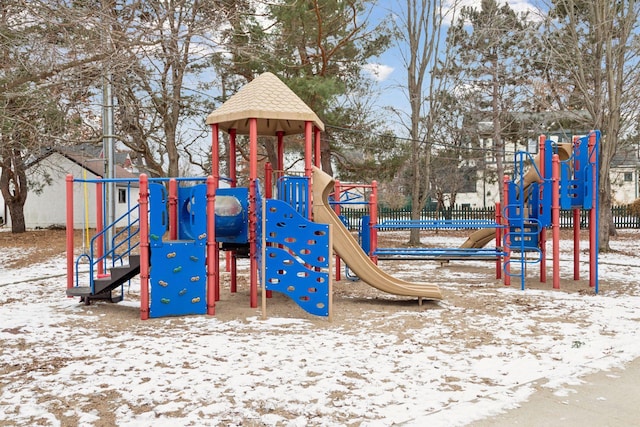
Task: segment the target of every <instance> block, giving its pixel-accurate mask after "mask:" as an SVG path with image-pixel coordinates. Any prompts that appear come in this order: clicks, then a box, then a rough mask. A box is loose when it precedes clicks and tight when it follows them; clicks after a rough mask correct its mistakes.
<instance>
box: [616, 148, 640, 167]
mask: <svg viewBox="0 0 640 427" xmlns="http://www.w3.org/2000/svg"><path fill="white" fill-rule="evenodd" d="M611 166H612V167H627V168H638V167H640V153H639V152H638V146H636V145H622V146H618V149H617V150H616V154H615V155H614V156H613V159H611Z"/></svg>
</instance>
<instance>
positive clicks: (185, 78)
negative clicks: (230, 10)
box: [110, 0, 225, 176]
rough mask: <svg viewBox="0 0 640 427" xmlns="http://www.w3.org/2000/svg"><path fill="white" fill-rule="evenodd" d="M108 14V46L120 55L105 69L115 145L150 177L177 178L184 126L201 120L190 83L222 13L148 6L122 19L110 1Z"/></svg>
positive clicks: (183, 2)
mask: <svg viewBox="0 0 640 427" xmlns="http://www.w3.org/2000/svg"><path fill="white" fill-rule="evenodd" d="M110 1H113V0H110ZM110 10H111V31H110V35H111V37H110V43H112V44H113V45H114V46H116V47H117V49H118V50H119V51H121V52H125V53H126V56H125V57H126V60H124V59H121V60H120V61H119V62H115V63H111V64H110V75H111V76H112V83H113V86H114V94H115V97H116V99H117V107H116V111H117V125H118V126H119V129H120V131H121V135H120V140H121V141H122V142H123V143H124V144H125V145H126V146H127V147H128V148H130V149H131V150H133V151H134V153H136V154H137V156H138V158H139V159H141V160H142V162H143V164H144V167H145V168H146V169H147V170H148V171H149V172H150V173H151V174H153V175H156V176H162V175H168V176H179V175H180V174H181V163H180V161H181V159H185V158H188V157H189V155H190V154H192V153H190V152H189V150H191V149H192V148H191V147H190V142H192V139H193V135H189V131H188V129H189V124H190V123H193V122H196V121H197V122H200V120H199V119H201V118H202V117H204V116H205V110H204V108H202V106H203V104H204V99H206V97H204V96H202V94H201V93H200V92H199V91H198V90H197V81H198V79H199V78H200V77H199V76H200V74H201V73H202V71H204V70H205V67H206V65H207V64H208V58H209V57H210V56H211V55H212V52H213V50H214V49H215V48H216V43H215V42H214V41H213V40H215V38H216V35H215V31H216V26H217V24H218V23H219V22H221V21H223V19H224V17H225V9H224V8H222V7H221V6H220V5H219V4H218V3H217V2H208V1H203V0H178V1H173V2H164V1H159V0H153V1H145V2H140V3H139V4H138V6H137V10H135V11H133V12H132V11H128V12H126V13H123V11H122V10H120V9H119V8H116V5H115V2H112V4H111V7H110ZM132 38H133V39H134V40H135V42H133V43H132ZM123 56H124V55H123Z"/></svg>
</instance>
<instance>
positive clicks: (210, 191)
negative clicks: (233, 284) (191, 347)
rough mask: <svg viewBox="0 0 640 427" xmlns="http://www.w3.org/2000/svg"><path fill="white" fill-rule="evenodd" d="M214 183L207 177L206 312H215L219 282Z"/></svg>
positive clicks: (210, 177) (212, 313) (211, 178)
mask: <svg viewBox="0 0 640 427" xmlns="http://www.w3.org/2000/svg"><path fill="white" fill-rule="evenodd" d="M215 195H216V185H215V180H214V179H213V177H212V176H209V177H207V314H208V315H210V316H213V315H214V314H216V300H218V292H219V287H220V285H219V282H220V264H219V262H218V257H219V255H220V254H219V250H220V249H219V248H218V244H217V243H216V227H215V222H216V221H215V212H216V206H215V198H216V196H215Z"/></svg>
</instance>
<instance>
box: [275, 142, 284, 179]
mask: <svg viewBox="0 0 640 427" xmlns="http://www.w3.org/2000/svg"><path fill="white" fill-rule="evenodd" d="M276 136H277V137H278V164H277V165H276V171H278V174H277V177H278V178H280V177H282V176H283V175H284V132H283V131H281V130H280V131H278V132H276Z"/></svg>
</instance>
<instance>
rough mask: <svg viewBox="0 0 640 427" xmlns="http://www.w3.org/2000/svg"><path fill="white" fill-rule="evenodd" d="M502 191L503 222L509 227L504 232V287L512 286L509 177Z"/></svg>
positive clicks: (505, 180) (505, 179) (504, 178)
mask: <svg viewBox="0 0 640 427" xmlns="http://www.w3.org/2000/svg"><path fill="white" fill-rule="evenodd" d="M502 191H503V199H504V206H505V207H504V209H506V212H507V215H503V222H504V224H505V225H506V227H507V228H506V229H505V232H504V252H505V256H504V285H505V286H511V274H510V273H511V240H510V237H509V233H510V232H511V229H510V227H509V177H508V176H507V175H505V176H504V177H503V178H502Z"/></svg>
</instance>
